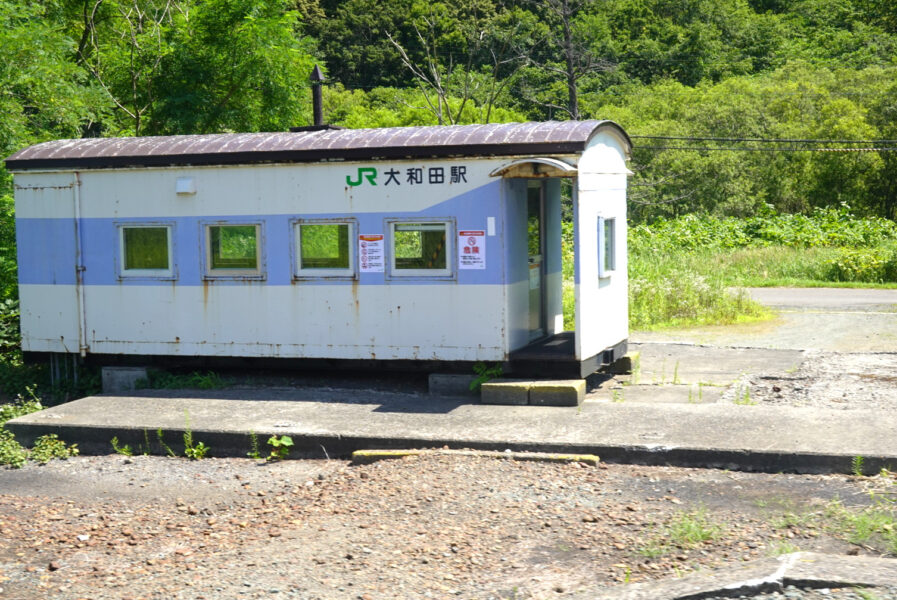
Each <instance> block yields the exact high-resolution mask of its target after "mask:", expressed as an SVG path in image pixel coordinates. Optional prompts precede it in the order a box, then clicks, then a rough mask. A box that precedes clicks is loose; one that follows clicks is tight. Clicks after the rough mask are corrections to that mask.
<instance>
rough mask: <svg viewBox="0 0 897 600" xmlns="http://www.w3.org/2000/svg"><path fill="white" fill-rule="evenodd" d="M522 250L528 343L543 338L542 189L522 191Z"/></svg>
mask: <svg viewBox="0 0 897 600" xmlns="http://www.w3.org/2000/svg"><path fill="white" fill-rule="evenodd" d="M526 232H527V236H526V242H527V243H526V246H527V263H528V266H529V341H533V340H537V339H539V338H543V337H545V334H546V331H547V328H546V323H545V313H546V310H545V185H544V183H543V182H542V181H529V182H527V187H526Z"/></svg>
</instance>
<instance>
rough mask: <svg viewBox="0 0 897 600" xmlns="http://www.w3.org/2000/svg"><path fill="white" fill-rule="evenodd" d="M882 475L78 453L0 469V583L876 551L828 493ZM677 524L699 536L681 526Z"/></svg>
mask: <svg viewBox="0 0 897 600" xmlns="http://www.w3.org/2000/svg"><path fill="white" fill-rule="evenodd" d="M893 486H894V481H893V480H892V479H891V478H883V477H881V476H879V477H877V478H862V479H861V478H852V477H845V476H824V475H782V474H779V475H770V474H752V473H732V472H726V471H718V470H709V469H707V470H704V469H681V468H663V467H633V466H622V465H600V466H599V467H588V466H583V465H579V464H549V463H534V462H518V461H513V460H499V459H489V458H483V457H458V456H446V455H427V456H421V457H411V458H406V459H401V460H391V461H384V462H379V463H374V464H371V465H360V466H352V465H349V464H348V463H346V462H344V461H337V460H330V461H313V460H296V461H285V462H281V463H272V464H264V463H259V462H257V461H253V460H249V459H206V460H203V461H187V460H185V459H173V458H165V457H151V456H138V457H133V458H126V457H123V456H119V455H110V456H93V457H78V458H75V459H70V460H68V461H54V462H51V463H50V464H48V465H46V466H43V467H40V466H36V465H33V464H30V465H28V466H26V467H25V468H24V469H21V470H10V469H0V490H2V491H3V494H2V495H0V588H3V591H2V592H0V598H12V599H16V600H32V599H48V598H50V599H56V598H59V599H80V598H84V599H91V600H106V599H113V598H114V599H124V598H132V599H137V598H144V599H150V598H152V599H156V598H159V599H161V598H165V599H187V598H190V599H200V598H202V599H206V600H224V599H232V598H302V599H330V598H360V599H375V598H384V599H386V598H388V599H395V598H477V599H488V598H495V599H499V598H502V599H505V598H508V599H510V598H515V599H523V598H538V599H542V598H563V597H564V596H565V595H568V594H575V593H582V592H583V591H588V590H596V589H600V588H602V587H605V586H610V585H617V584H622V583H624V582H636V581H645V580H652V579H654V580H656V579H664V578H668V577H676V576H681V575H684V574H687V573H689V572H692V571H695V570H697V569H708V568H713V567H718V566H725V565H731V564H733V563H737V562H740V561H744V560H752V559H756V558H760V557H764V556H770V555H774V554H777V553H780V552H790V551H794V550H797V549H800V550H807V551H816V552H828V553H835V554H871V555H876V556H880V555H882V554H885V553H886V551H887V549H888V546H886V545H884V544H883V542H882V541H881V540H876V539H874V538H873V539H870V540H867V541H865V542H863V544H861V545H855V544H851V543H849V542H848V541H846V539H847V537H848V536H849V535H850V532H849V531H847V530H846V529H844V528H843V527H840V526H838V525H837V523H836V519H834V518H832V517H829V516H827V515H828V513H827V508H828V507H831V506H833V502H836V501H837V502H839V503H840V504H839V506H843V507H846V508H847V509H848V510H851V511H859V510H863V509H864V507H866V506H868V505H869V503H870V495H869V493H868V492H869V491H870V489H872V488H883V487H886V488H888V489H891V490H892V489H893ZM695 529H698V530H702V531H705V532H710V534H711V535H710V538H709V539H707V540H706V541H703V542H695V543H689V542H687V541H686V538H685V537H683V535H684V533H683V531H684V530H691V531H693V530H695ZM828 597H832V596H828ZM835 597H837V596H835Z"/></svg>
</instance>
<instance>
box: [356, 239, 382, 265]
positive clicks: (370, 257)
mask: <svg viewBox="0 0 897 600" xmlns="http://www.w3.org/2000/svg"><path fill="white" fill-rule="evenodd" d="M383 257H384V252H383V234H363V235H359V236H358V262H359V263H360V266H361V272H362V273H382V272H383V270H384V268H385V266H386V261H385V260H384V258H383Z"/></svg>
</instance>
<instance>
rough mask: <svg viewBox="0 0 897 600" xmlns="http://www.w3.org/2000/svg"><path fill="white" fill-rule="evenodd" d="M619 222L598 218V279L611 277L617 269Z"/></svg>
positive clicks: (613, 219)
mask: <svg viewBox="0 0 897 600" xmlns="http://www.w3.org/2000/svg"><path fill="white" fill-rule="evenodd" d="M616 245H617V220H616V219H615V218H612V217H611V218H605V217H598V277H610V275H611V273H613V272H614V271H615V270H616V269H617V249H616Z"/></svg>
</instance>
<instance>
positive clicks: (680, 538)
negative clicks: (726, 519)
mask: <svg viewBox="0 0 897 600" xmlns="http://www.w3.org/2000/svg"><path fill="white" fill-rule="evenodd" d="M723 534H724V528H723V526H722V525H720V524H718V523H715V522H714V521H712V520H711V519H710V517H709V516H708V515H707V511H706V510H705V509H698V510H693V511H690V512H680V513H677V514H676V515H675V516H674V517H673V519H672V520H671V521H670V522H669V523H668V524H667V525H666V526H664V527H663V528H661V529H660V530H659V531H658V532H657V534H656V535H655V536H654V537H653V538H652V539H651V540H649V541H648V542H647V543H646V544H644V545H642V546H640V547H639V548H638V553H639V554H641V555H642V556H645V557H647V558H656V557H658V556H661V555H663V554H668V553H670V552H673V551H675V550H677V549H683V550H687V549H691V548H697V547H698V546H700V545H701V544H703V543H704V542H708V541H711V540H716V539H719V538H720V537H722V535H723Z"/></svg>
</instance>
